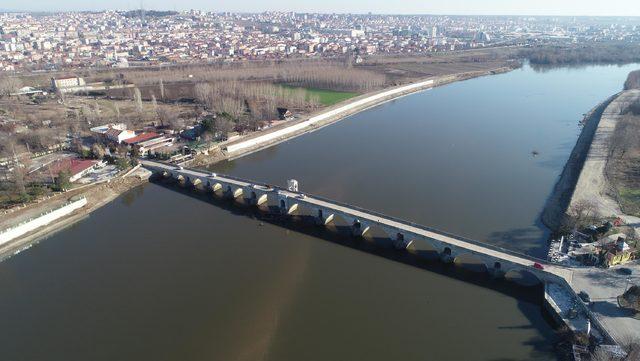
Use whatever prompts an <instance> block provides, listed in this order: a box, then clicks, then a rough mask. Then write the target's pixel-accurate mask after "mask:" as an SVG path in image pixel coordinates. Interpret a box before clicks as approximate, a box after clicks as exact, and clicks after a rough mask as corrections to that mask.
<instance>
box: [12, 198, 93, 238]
mask: <svg viewBox="0 0 640 361" xmlns="http://www.w3.org/2000/svg"><path fill="white" fill-rule="evenodd" d="M86 204H87V199H86V198H84V197H83V198H80V199H77V200H74V201H69V202H67V203H65V204H63V205H62V206H60V207H58V208H54V209H52V210H50V211H48V212H45V213H42V214H41V215H40V216H38V217H35V218H31V219H29V220H27V221H25V222H22V223H20V224H17V225H15V226H13V227H10V228H7V229H3V230H2V231H0V245H3V244H5V243H7V242H9V241H11V240H14V239H16V238H18V237H20V236H22V235H24V234H27V233H29V232H31V231H34V230H36V229H38V228H40V227H42V226H45V225H47V224H49V223H51V222H53V221H55V220H57V219H59V218H61V217H64V216H66V215H68V214H70V213H71V212H73V211H75V210H76V209H79V208H82V207H84V206H85V205H86Z"/></svg>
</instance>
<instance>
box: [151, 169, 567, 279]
mask: <svg viewBox="0 0 640 361" xmlns="http://www.w3.org/2000/svg"><path fill="white" fill-rule="evenodd" d="M141 163H142V165H143V166H144V167H145V168H147V169H149V170H150V171H152V172H153V173H154V174H160V175H162V176H164V177H167V178H168V177H171V178H174V179H177V180H179V181H181V182H184V183H187V184H192V185H194V186H199V187H201V188H204V189H207V190H210V191H214V192H220V191H221V192H224V194H226V195H227V196H228V197H232V198H236V199H239V198H243V199H244V200H245V201H246V202H248V203H250V204H254V205H263V204H266V203H267V202H268V201H271V202H277V204H278V207H279V209H280V212H282V213H283V214H293V213H294V212H296V210H297V209H299V208H302V207H304V208H305V209H306V210H310V211H311V213H312V215H314V216H315V217H316V220H317V222H318V223H319V224H324V225H327V224H329V223H331V222H332V221H333V220H334V219H336V218H338V217H339V218H342V219H343V220H346V221H347V222H348V223H349V224H350V225H351V228H352V232H353V233H354V235H358V236H360V235H364V234H366V233H367V232H369V230H370V229H371V228H372V227H376V228H378V229H382V230H383V231H384V232H385V233H386V234H387V235H388V236H389V238H390V239H391V240H392V241H393V243H394V246H395V247H396V248H398V249H405V250H408V251H411V250H414V249H416V248H420V247H421V246H427V248H429V249H433V250H435V251H437V252H438V254H439V255H440V257H441V258H442V259H443V260H445V261H447V260H449V261H453V260H454V259H455V258H457V257H460V256H464V255H470V256H473V257H475V258H476V259H479V260H481V261H482V263H484V264H485V266H486V267H487V270H489V271H490V272H493V273H494V274H503V275H504V274H506V273H508V272H511V271H514V272H525V273H530V274H533V275H534V276H536V277H537V278H538V279H539V280H540V281H542V282H556V283H560V284H571V278H572V271H571V269H570V268H567V267H564V266H561V265H558V264H554V263H550V262H547V261H546V260H542V259H538V258H534V257H531V256H528V255H525V254H522V253H518V252H515V251H511V250H508V249H504V248H501V247H497V246H494V245H490V244H486V243H483V242H479V241H476V240H471V239H467V238H463V237H460V236H456V235H453V234H449V233H446V232H443V231H439V230H436V229H433V228H430V227H426V226H423V225H419V224H415V223H412V222H408V221H405V220H401V219H397V218H394V217H391V216H388V215H384V214H381V213H378V212H375V211H371V210H367V209H363V208H360V207H357V206H354V205H349V204H345V203H341V202H337V201H334V200H329V199H326V198H323V197H319V196H315V195H309V194H303V193H301V192H292V191H289V190H287V189H284V188H280V187H275V186H270V185H266V184H261V183H257V182H253V181H249V180H244V179H240V178H237V177H233V176H228V175H221V174H216V173H211V172H206V171H203V170H197V169H191V168H183V167H176V166H173V165H168V164H164V163H158V162H152V161H148V160H142V161H141ZM536 264H537V265H536ZM534 265H535V266H534ZM540 266H541V267H540Z"/></svg>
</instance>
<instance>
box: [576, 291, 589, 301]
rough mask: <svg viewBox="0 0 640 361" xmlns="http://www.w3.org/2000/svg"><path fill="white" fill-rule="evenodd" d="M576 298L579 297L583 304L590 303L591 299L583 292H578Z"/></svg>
mask: <svg viewBox="0 0 640 361" xmlns="http://www.w3.org/2000/svg"><path fill="white" fill-rule="evenodd" d="M578 297H580V299H581V300H582V302H584V303H589V302H591V297H589V294H588V293H586V292H585V291H580V293H578Z"/></svg>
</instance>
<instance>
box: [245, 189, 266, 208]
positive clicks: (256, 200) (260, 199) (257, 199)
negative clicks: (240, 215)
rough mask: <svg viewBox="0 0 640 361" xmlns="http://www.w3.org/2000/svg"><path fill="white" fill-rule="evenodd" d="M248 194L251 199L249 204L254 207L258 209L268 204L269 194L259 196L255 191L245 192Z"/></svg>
mask: <svg viewBox="0 0 640 361" xmlns="http://www.w3.org/2000/svg"><path fill="white" fill-rule="evenodd" d="M245 192H246V193H247V194H250V197H249V198H248V200H249V204H251V205H254V206H256V207H259V206H261V205H263V204H265V203H267V202H268V200H269V197H268V195H267V194H260V195H259V194H258V193H256V192H255V191H254V190H252V191H251V192H249V191H245Z"/></svg>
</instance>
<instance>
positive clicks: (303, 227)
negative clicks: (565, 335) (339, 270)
mask: <svg viewBox="0 0 640 361" xmlns="http://www.w3.org/2000/svg"><path fill="white" fill-rule="evenodd" d="M151 182H153V183H154V184H156V185H159V186H161V187H163V188H166V189H170V190H172V191H177V192H179V193H181V194H183V195H185V196H188V197H191V198H193V199H196V200H199V201H203V202H206V203H209V204H212V205H215V206H217V207H219V208H220V209H222V210H224V211H226V212H228V213H229V214H232V215H235V216H242V217H248V218H251V219H254V220H256V221H257V222H259V224H258V226H260V224H261V223H268V224H272V225H277V226H279V227H283V228H285V229H287V230H290V231H292V232H298V233H301V234H305V235H308V236H312V237H315V238H319V239H322V240H324V241H327V242H331V243H333V244H337V245H340V246H343V247H348V248H351V249H355V250H359V251H362V252H366V253H369V254H372V255H376V256H378V257H382V258H385V259H387V260H391V261H395V262H399V263H403V264H406V265H410V266H413V267H416V268H418V269H421V270H424V271H428V272H433V273H436V274H438V275H443V276H446V277H449V278H453V279H455V280H458V281H462V282H465V283H468V284H471V285H475V286H481V287H486V288H488V289H490V290H493V291H495V292H499V293H501V294H503V295H506V296H509V297H512V298H515V299H516V300H517V301H518V309H520V310H521V311H522V313H523V314H524V315H525V316H526V317H527V318H528V319H529V320H530V321H531V325H525V326H521V327H522V328H523V329H526V328H546V327H548V326H547V325H544V324H540V325H538V324H536V323H541V322H542V323H545V322H546V323H547V324H551V325H553V324H554V323H553V321H552V318H551V317H549V316H548V315H546V314H545V312H544V311H543V309H542V307H541V305H542V303H543V300H544V297H543V294H544V292H543V289H544V287H543V286H542V285H541V284H537V285H534V286H525V285H520V284H517V283H516V282H513V281H509V280H506V279H504V277H501V278H496V277H493V276H492V275H491V274H490V273H489V272H487V271H486V268H485V267H484V266H482V267H481V268H482V271H479V270H480V269H479V267H473V266H474V265H470V266H468V268H467V267H465V266H463V267H460V266H457V265H455V264H453V263H444V262H441V261H440V258H439V257H438V255H437V253H436V252H431V253H432V254H431V255H429V254H426V253H428V251H427V252H426V253H422V254H420V255H416V254H412V253H409V252H400V251H398V250H396V249H395V248H394V247H393V245H392V243H391V241H390V240H389V239H388V238H386V237H369V238H368V239H367V240H364V239H363V238H360V237H353V236H352V234H351V228H350V227H347V226H335V227H332V229H333V230H328V229H327V227H323V226H319V225H317V223H316V222H315V219H314V218H313V217H311V216H287V215H281V214H279V213H278V212H277V207H271V206H270V207H269V208H270V211H265V210H261V209H259V208H258V207H256V206H250V205H246V204H241V203H239V202H236V201H234V200H233V199H231V198H226V197H217V196H214V195H213V194H212V193H211V192H204V191H200V190H195V189H194V188H193V186H189V187H184V186H180V185H178V184H177V182H176V181H174V180H165V179H151ZM475 266H478V265H475ZM474 268H475V269H474ZM469 302H470V306H471V305H472V303H473V301H472V300H469ZM532 312H540V313H542V315H543V317H542V318H540V317H531V316H530V315H532ZM505 328H508V327H505ZM553 338H554V341H555V337H553ZM549 341H550V340H549V339H548V338H539V337H537V338H535V339H531V340H528V341H527V342H526V344H527V345H530V346H533V348H534V350H533V353H534V354H535V355H532V357H534V356H536V355H543V354H544V355H546V356H547V357H548V356H549V353H548V352H549V349H550V345H549Z"/></svg>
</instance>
